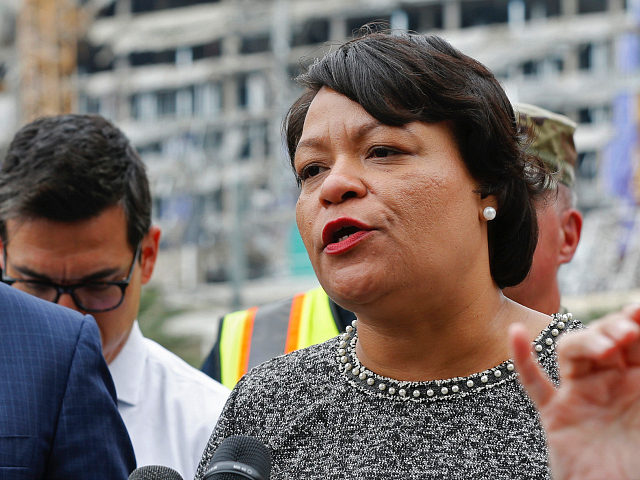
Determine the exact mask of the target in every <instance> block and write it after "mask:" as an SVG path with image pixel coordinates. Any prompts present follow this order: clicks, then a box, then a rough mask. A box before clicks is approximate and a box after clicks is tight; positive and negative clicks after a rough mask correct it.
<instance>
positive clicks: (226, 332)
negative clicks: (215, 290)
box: [219, 288, 339, 388]
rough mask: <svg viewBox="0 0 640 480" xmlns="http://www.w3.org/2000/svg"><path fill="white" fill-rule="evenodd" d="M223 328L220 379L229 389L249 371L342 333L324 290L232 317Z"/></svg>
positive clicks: (225, 321)
mask: <svg viewBox="0 0 640 480" xmlns="http://www.w3.org/2000/svg"><path fill="white" fill-rule="evenodd" d="M287 316H288V319H287ZM287 321H288V324H287ZM221 328H222V331H221V333H220V343H219V348H220V376H221V383H222V384H223V385H225V386H227V387H229V388H233V387H234V385H235V384H236V383H237V381H238V380H240V378H241V377H242V375H244V374H245V373H246V372H247V371H248V370H249V369H250V368H252V367H254V366H256V365H258V364H260V363H262V362H264V361H266V360H268V359H270V358H273V357H274V356H276V355H281V354H282V353H283V352H284V353H289V352H292V351H294V350H298V349H300V348H305V347H308V346H310V345H314V344H316V343H321V342H324V341H325V340H328V339H330V338H332V337H335V336H336V335H338V333H339V331H338V327H337V326H336V322H335V320H334V318H333V314H332V313H331V307H330V306H329V297H327V294H326V293H325V292H324V290H322V288H316V289H313V290H310V291H308V292H305V293H301V294H299V295H296V296H295V297H294V298H293V300H291V299H288V300H283V301H280V302H274V303H271V304H267V305H265V306H264V307H260V308H255V307H254V308H251V309H249V310H242V311H239V312H233V313H230V314H228V315H225V317H224V319H223V322H222V325H221Z"/></svg>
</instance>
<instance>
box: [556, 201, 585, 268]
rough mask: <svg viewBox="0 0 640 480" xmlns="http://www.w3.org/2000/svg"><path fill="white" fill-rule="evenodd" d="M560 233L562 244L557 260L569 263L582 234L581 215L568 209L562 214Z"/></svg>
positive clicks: (574, 210)
mask: <svg viewBox="0 0 640 480" xmlns="http://www.w3.org/2000/svg"><path fill="white" fill-rule="evenodd" d="M560 231H561V232H562V244H561V245H560V251H559V252H558V260H559V262H560V263H561V264H562V263H569V262H570V261H571V259H572V258H573V255H574V254H575V253H576V249H577V248H578V243H579V242H580V233H581V232H582V214H581V213H580V212H579V211H578V210H576V209H575V208H568V209H567V210H565V211H564V212H562V215H561V218H560Z"/></svg>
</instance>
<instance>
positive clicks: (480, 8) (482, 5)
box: [460, 0, 509, 28]
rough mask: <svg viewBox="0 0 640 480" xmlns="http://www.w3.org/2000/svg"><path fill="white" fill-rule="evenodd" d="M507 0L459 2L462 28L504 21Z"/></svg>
mask: <svg viewBox="0 0 640 480" xmlns="http://www.w3.org/2000/svg"><path fill="white" fill-rule="evenodd" d="M508 5H509V1H508V0H478V1H476V0H472V1H464V2H461V5H460V9H461V16H462V22H461V24H462V28H467V27H477V26H481V25H493V24H496V23H506V22H507V20H508V18H509V15H508Z"/></svg>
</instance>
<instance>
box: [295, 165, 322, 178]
mask: <svg viewBox="0 0 640 480" xmlns="http://www.w3.org/2000/svg"><path fill="white" fill-rule="evenodd" d="M321 171H322V168H321V167H320V166H319V165H307V166H306V167H304V168H303V169H302V171H301V172H300V180H306V179H307V178H310V177H315V176H316V175H318V174H319V173H320V172H321Z"/></svg>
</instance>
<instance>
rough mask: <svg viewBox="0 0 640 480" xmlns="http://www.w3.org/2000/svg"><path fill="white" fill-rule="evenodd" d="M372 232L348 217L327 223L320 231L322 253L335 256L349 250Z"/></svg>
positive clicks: (366, 226) (369, 228)
mask: <svg viewBox="0 0 640 480" xmlns="http://www.w3.org/2000/svg"><path fill="white" fill-rule="evenodd" d="M371 232H372V229H371V227H370V226H369V225H366V224H364V223H362V222H359V221H358V220H355V219H353V218H348V217H342V218H338V219H337V220H333V221H331V222H329V223H327V224H326V225H325V226H324V228H323V229H322V243H323V245H324V252H325V253H327V254H329V255H337V254H340V253H344V252H346V251H348V250H351V249H352V248H353V247H355V246H356V245H357V244H359V243H360V242H361V241H362V240H363V239H365V238H366V237H368V236H369V235H370V234H371Z"/></svg>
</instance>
